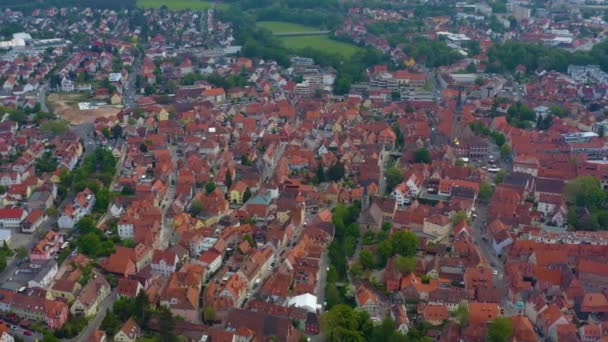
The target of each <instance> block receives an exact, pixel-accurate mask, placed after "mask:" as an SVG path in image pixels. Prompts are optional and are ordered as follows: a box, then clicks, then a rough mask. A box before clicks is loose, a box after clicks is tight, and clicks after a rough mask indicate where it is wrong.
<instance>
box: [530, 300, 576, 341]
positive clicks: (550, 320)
mask: <svg viewBox="0 0 608 342" xmlns="http://www.w3.org/2000/svg"><path fill="white" fill-rule="evenodd" d="M568 323H570V321H569V320H568V319H567V318H566V316H565V315H564V313H563V312H562V311H561V310H560V308H559V307H558V306H557V305H555V304H551V305H549V306H548V307H547V308H546V309H544V310H543V311H541V312H540V313H539V314H538V318H537V326H538V327H539V328H540V330H541V331H542V332H543V333H544V334H545V336H549V337H551V338H552V340H553V341H557V326H559V325H561V324H568Z"/></svg>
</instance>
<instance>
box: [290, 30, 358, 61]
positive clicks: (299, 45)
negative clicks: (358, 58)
mask: <svg viewBox="0 0 608 342" xmlns="http://www.w3.org/2000/svg"><path fill="white" fill-rule="evenodd" d="M280 39H281V40H282V41H283V45H285V47H287V48H288V49H293V50H301V49H304V48H307V47H309V48H312V49H314V50H320V51H324V52H330V53H339V54H340V55H342V56H343V57H345V58H350V57H351V56H352V55H354V54H355V53H356V52H357V51H360V50H361V48H359V47H358V46H356V45H353V44H348V43H344V42H339V41H337V40H333V39H330V38H329V36H327V35H322V36H292V37H281V38H280Z"/></svg>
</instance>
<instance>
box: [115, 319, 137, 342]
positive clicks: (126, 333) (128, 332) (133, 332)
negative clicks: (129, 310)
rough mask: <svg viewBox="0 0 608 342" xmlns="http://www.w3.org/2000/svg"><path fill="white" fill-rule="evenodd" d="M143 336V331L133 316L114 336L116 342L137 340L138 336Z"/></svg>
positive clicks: (133, 341)
mask: <svg viewBox="0 0 608 342" xmlns="http://www.w3.org/2000/svg"><path fill="white" fill-rule="evenodd" d="M142 336H143V331H142V330H141V328H140V327H139V325H137V323H135V320H134V319H133V318H129V320H128V321H126V322H125V324H123V325H122V327H120V330H119V331H118V333H116V335H115V336H114V341H115V342H135V341H136V340H137V339H138V338H140V337H142Z"/></svg>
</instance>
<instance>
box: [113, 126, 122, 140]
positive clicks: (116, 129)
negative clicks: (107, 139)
mask: <svg viewBox="0 0 608 342" xmlns="http://www.w3.org/2000/svg"><path fill="white" fill-rule="evenodd" d="M111 133H112V138H114V139H118V138H121V137H122V126H121V125H119V124H116V125H114V126H112V129H111Z"/></svg>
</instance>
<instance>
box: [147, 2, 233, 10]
mask: <svg viewBox="0 0 608 342" xmlns="http://www.w3.org/2000/svg"><path fill="white" fill-rule="evenodd" d="M163 5H165V6H167V8H168V9H170V10H181V9H186V8H189V9H192V10H206V9H209V8H211V7H213V5H214V3H213V2H212V1H199V0H137V6H139V7H143V8H159V7H161V6H163ZM215 6H216V7H217V8H225V7H226V6H227V5H226V4H221V3H220V4H215Z"/></svg>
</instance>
